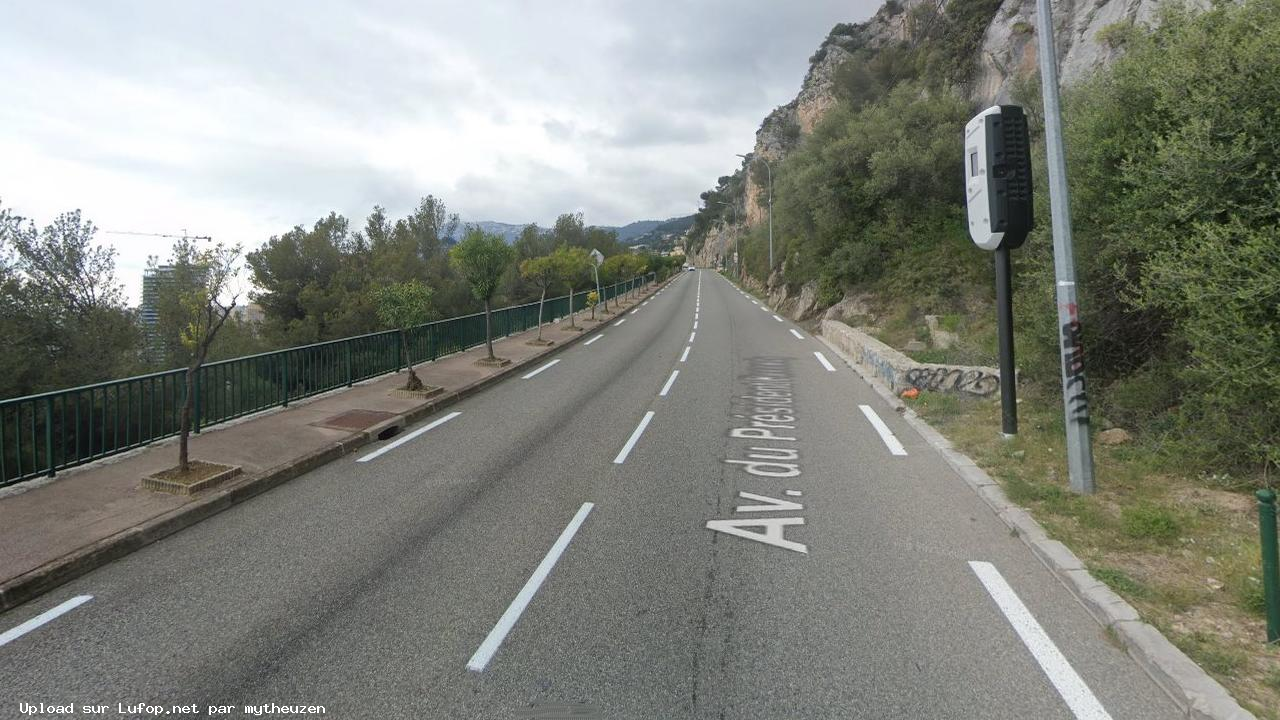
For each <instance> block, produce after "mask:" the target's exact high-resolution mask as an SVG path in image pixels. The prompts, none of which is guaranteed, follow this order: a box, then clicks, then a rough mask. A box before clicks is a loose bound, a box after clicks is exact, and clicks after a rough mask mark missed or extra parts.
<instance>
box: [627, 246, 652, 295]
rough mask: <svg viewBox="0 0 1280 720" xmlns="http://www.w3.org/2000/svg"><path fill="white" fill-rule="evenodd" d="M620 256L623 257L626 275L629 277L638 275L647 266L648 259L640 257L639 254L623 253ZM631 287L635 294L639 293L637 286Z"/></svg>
mask: <svg viewBox="0 0 1280 720" xmlns="http://www.w3.org/2000/svg"><path fill="white" fill-rule="evenodd" d="M622 257H623V258H625V267H626V271H627V277H628V278H629V279H630V278H635V277H639V276H640V275H642V274H643V273H644V271H645V270H647V269H648V268H649V263H648V261H646V260H645V259H644V258H642V257H640V256H639V255H623V256H622ZM632 289H633V290H635V291H636V292H637V294H638V293H639V286H636V287H635V288H632Z"/></svg>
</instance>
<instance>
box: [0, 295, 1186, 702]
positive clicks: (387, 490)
mask: <svg viewBox="0 0 1280 720" xmlns="http://www.w3.org/2000/svg"><path fill="white" fill-rule="evenodd" d="M622 319H623V322H620V323H617V324H613V325H611V326H609V327H607V328H606V329H605V330H604V331H603V333H602V334H600V335H599V336H598V338H596V339H593V340H592V341H591V342H589V343H579V344H577V345H575V346H573V347H570V348H567V349H566V350H564V351H563V352H561V353H559V354H557V355H556V356H554V362H552V361H550V360H549V361H548V363H549V364H546V365H543V366H539V367H534V368H531V369H530V371H528V372H526V373H523V374H515V375H513V376H512V377H511V378H510V379H508V380H505V381H503V382H502V383H500V384H498V385H497V386H495V387H493V388H492V389H490V390H488V391H486V392H484V393H482V394H479V395H476V396H473V397H471V398H469V399H467V400H465V401H464V402H461V403H459V404H457V405H454V406H452V407H450V408H447V409H445V410H443V411H441V412H440V413H439V414H438V415H436V416H433V417H431V418H428V419H427V420H425V421H423V423H421V424H420V425H418V426H415V427H414V428H409V429H408V431H406V432H405V433H402V434H401V435H400V436H399V437H397V438H392V439H391V440H388V441H386V442H382V443H377V444H375V445H373V446H369V447H368V448H366V449H364V450H363V451H362V453H360V454H358V455H353V456H349V457H347V458H344V459H342V460H339V461H337V462H334V463H332V464H330V465H328V466H325V467H323V468H321V469H319V470H316V471H314V472H311V473H309V474H307V475H305V476H303V477H300V478H298V479H296V480H293V481H292V482H289V483H287V484H285V485H283V486H281V487H279V488H277V489H275V490H272V491H271V492H269V493H267V494H265V495H262V496H259V497H257V498H255V499H253V500H251V501H249V502H247V503H244V504H241V505H238V506H236V507H234V508H232V509H230V510H228V511H226V512H224V513H221V514H220V515H217V516H215V517H213V518H211V519H209V520H207V521H205V522H202V523H200V524H199V525H196V526H194V527H192V528H190V529H187V530H185V531H183V532H181V533H179V534H177V535H175V536H172V537H170V538H167V539H165V540H163V541H161V542H158V543H156V544H154V545H151V546H149V547H147V548H145V549H144V550H141V551H139V552H137V553H134V554H132V555H130V556H128V557H127V558H124V559H122V560H120V561H118V562H116V563H114V564H111V565H109V566H106V567H103V568H101V569H99V570H97V571H94V572H92V573H90V574H88V575H85V576H84V577H81V578H80V579H78V580H76V581H74V582H72V583H70V584H68V585H66V586H63V587H61V588H59V589H57V590H56V591H54V592H52V593H49V594H48V595H46V596H44V597H43V598H41V599H39V600H37V601H35V602H32V603H29V604H28V605H26V606H23V607H21V608H18V609H15V610H13V611H10V612H8V613H6V614H3V615H0V632H7V635H6V636H0V640H3V641H4V642H3V643H0V717H4V718H9V717H23V716H26V717H56V716H59V715H58V714H57V713H56V712H55V713H53V714H35V715H30V714H28V715H23V714H22V710H23V709H24V707H25V709H27V710H28V711H30V710H31V709H32V707H31V706H36V705H37V704H38V703H44V704H45V705H46V707H47V706H50V705H53V706H57V705H65V704H67V703H75V704H76V706H77V708H76V710H77V714H76V715H73V717H89V716H90V715H87V714H84V713H83V712H82V711H81V706H83V705H86V704H89V705H93V704H96V705H100V706H104V708H106V709H108V711H106V712H104V714H103V715H98V716H99V717H103V716H105V717H124V716H146V715H145V713H147V712H149V711H152V710H153V706H156V707H159V708H160V709H162V710H165V711H172V710H173V709H174V706H194V708H195V709H196V710H197V711H198V712H199V715H200V716H202V717H203V716H209V715H210V711H209V708H210V706H214V707H218V706H222V707H227V706H233V707H234V708H235V709H234V710H233V711H232V712H231V713H230V714H227V715H222V716H223V717H244V716H246V715H245V714H244V707H245V706H253V707H261V706H263V705H269V704H272V703H274V704H275V705H277V706H283V707H286V708H288V709H294V708H293V706H304V705H305V706H323V708H324V710H325V715H323V716H324V717H339V718H399V717H403V718H526V717H541V718H552V717H578V718H581V717H599V718H731V719H737V718H868V719H871V718H874V719H876V720H888V719H893V718H902V719H904V720H908V719H909V720H919V719H921V718H1010V719H1015V718H1016V719H1019V720H1024V719H1026V718H1036V719H1045V720H1053V719H1056V718H1062V719H1070V718H1107V717H1110V718H1115V719H1117V720H1120V719H1122V718H1124V719H1127V718H1136V719H1148V718H1149V719H1151V720H1165V719H1167V718H1171V717H1175V716H1176V715H1177V710H1176V708H1175V707H1174V706H1173V704H1172V703H1171V702H1170V701H1169V700H1168V698H1167V697H1166V696H1165V695H1164V694H1162V693H1161V692H1160V690H1159V689H1158V688H1157V687H1156V686H1155V685H1154V684H1153V683H1152V682H1151V681H1150V680H1149V679H1148V678H1147V677H1146V675H1144V674H1143V673H1142V671H1141V670H1140V669H1139V668H1138V667H1137V666H1136V665H1135V664H1134V663H1133V662H1132V661H1131V660H1129V659H1128V658H1127V657H1126V656H1125V655H1124V653H1123V652H1122V651H1121V650H1119V649H1118V648H1117V647H1116V646H1115V645H1113V644H1112V643H1111V642H1109V641H1108V640H1107V638H1106V636H1105V635H1104V633H1103V632H1102V630H1101V628H1100V627H1099V626H1098V625H1097V624H1096V623H1095V622H1094V621H1093V620H1092V619H1091V618H1090V617H1089V616H1088V615H1087V613H1086V612H1085V610H1084V609H1083V608H1081V607H1080V606H1079V605H1078V604H1077V603H1076V601H1075V600H1074V599H1073V598H1072V596H1071V595H1070V594H1069V593H1068V592H1067V591H1066V590H1065V589H1064V588H1063V587H1062V586H1061V585H1060V584H1059V583H1058V582H1057V581H1056V580H1055V579H1054V577H1053V576H1052V575H1050V573H1049V572H1048V571H1047V570H1046V569H1045V568H1044V567H1043V566H1041V565H1040V563H1039V562H1038V561H1037V560H1036V559H1035V558H1034V557H1033V556H1032V555H1031V553H1030V552H1029V550H1028V549H1027V548H1026V547H1025V546H1024V545H1023V544H1022V543H1021V542H1020V541H1019V540H1018V539H1017V538H1015V537H1011V536H1010V533H1009V531H1008V529H1007V528H1006V527H1005V526H1004V525H1003V524H1002V523H1001V522H999V521H998V520H997V518H996V517H995V516H994V515H993V514H992V513H991V512H990V510H989V509H988V508H987V506H986V505H985V504H983V503H982V502H981V501H980V500H979V499H978V498H977V497H976V496H975V495H974V494H973V492H972V491H971V490H970V489H969V487H968V486H967V485H966V484H965V483H964V482H963V481H962V480H961V479H960V478H959V477H957V476H956V475H955V474H954V472H953V471H952V470H951V469H950V468H949V467H948V466H947V465H946V464H945V463H944V461H943V460H942V458H941V457H940V456H939V455H938V454H937V453H936V452H934V451H933V449H932V448H931V447H930V446H929V445H927V444H926V443H925V442H924V441H923V440H922V439H921V438H920V437H919V435H917V434H916V433H915V431H914V430H912V429H911V428H910V427H909V426H908V425H906V424H905V423H904V422H903V421H902V420H901V418H899V417H898V416H897V415H896V414H895V413H894V412H893V411H892V410H891V409H889V408H888V406H887V405H886V404H885V403H884V402H883V400H882V399H881V398H880V397H879V396H878V395H876V394H875V392H873V391H872V389H871V388H869V387H868V386H867V385H866V384H865V383H864V382H863V381H861V380H860V379H859V378H858V377H857V376H856V375H855V374H854V373H853V372H852V371H851V370H850V369H849V368H848V367H847V366H846V365H844V364H843V363H842V362H840V361H839V359H838V358H836V357H835V356H834V355H833V354H832V353H831V352H830V351H829V350H828V349H827V348H826V347H825V346H823V345H822V344H821V343H819V342H818V341H816V340H815V339H813V338H811V337H809V334H808V333H807V332H805V331H803V330H801V329H800V328H798V327H796V326H795V325H793V324H792V323H790V322H788V321H786V320H784V319H782V318H779V317H777V316H775V315H774V314H773V312H772V311H771V310H769V309H767V308H765V307H763V306H762V305H760V304H759V303H758V302H756V301H753V300H752V299H751V298H749V297H747V296H746V295H744V294H742V293H740V292H739V291H738V290H737V289H736V288H735V287H733V286H732V285H731V284H730V283H729V282H728V281H727V280H725V279H724V278H722V277H719V276H718V275H716V274H714V273H711V272H707V271H697V272H686V273H683V274H682V276H681V277H680V278H679V279H677V280H676V281H674V282H673V283H672V284H671V285H669V286H668V287H667V288H666V289H665V290H664V291H663V292H662V293H661V294H659V295H657V296H656V297H654V298H653V299H651V300H650V301H648V302H646V303H644V304H643V305H641V306H640V307H638V308H636V309H635V310H634V311H628V312H627V314H625V315H623V316H622ZM424 428H429V429H425V430H424ZM419 431H421V432H419ZM411 433H416V434H413V436H412V437H410V434H411ZM406 438H408V439H407V440H406ZM86 597H90V598H91V599H89V600H84V599H83V598H86ZM76 598H81V599H80V600H78V601H77V600H75V599H76ZM74 602H79V603H80V604H78V605H73V603H74ZM64 603H67V605H64ZM51 610H52V611H55V612H52V613H49V614H48V615H47V616H44V617H42V613H46V611H51ZM57 612H61V614H56V613H57ZM55 614H56V617H55V616H54V615H55ZM24 624H25V625H26V628H25V629H22V626H23V625H24ZM19 630H21V632H18V631H19ZM22 703H27V704H28V705H27V706H23V705H22ZM35 709H36V710H39V707H38V706H37V707H35ZM270 709H271V708H268V710H270ZM121 711H123V714H122V713H121ZM169 716H173V715H169ZM304 716H305V715H304ZM311 716H312V717H316V716H319V715H311Z"/></svg>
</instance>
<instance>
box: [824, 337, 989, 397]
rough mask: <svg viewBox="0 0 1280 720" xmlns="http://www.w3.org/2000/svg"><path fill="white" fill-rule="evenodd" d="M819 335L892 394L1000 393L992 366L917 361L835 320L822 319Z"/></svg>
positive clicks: (968, 395)
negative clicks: (912, 391) (913, 391)
mask: <svg viewBox="0 0 1280 720" xmlns="http://www.w3.org/2000/svg"><path fill="white" fill-rule="evenodd" d="M822 336H823V337H825V338H827V339H828V340H830V341H831V342H832V343H833V344H834V345H835V346H836V347H838V348H840V349H841V350H843V351H844V352H845V354H847V355H848V356H849V357H851V358H853V359H854V360H856V361H857V362H858V364H859V365H861V366H862V367H863V368H864V369H865V370H866V371H867V372H868V373H870V374H871V375H874V376H875V377H877V378H879V379H880V380H881V381H882V382H884V384H886V385H888V386H889V389H891V390H893V392H894V394H895V395H896V394H899V393H901V392H902V391H903V390H906V389H908V388H918V389H920V390H933V391H936V392H945V393H951V394H954V395H963V396H966V397H984V398H985V397H994V396H996V395H998V394H999V393H1000V371H999V370H997V369H996V368H993V367H984V366H981V365H943V364H939V363H922V362H916V361H915V360H912V359H911V358H909V357H907V356H906V355H904V354H902V353H901V352H899V351H897V350H894V349H893V348H891V347H889V346H888V345H885V344H884V343H882V342H880V341H879V340H877V339H875V338H873V337H871V336H870V335H868V334H867V333H865V332H862V331H861V330H858V329H856V328H852V327H849V326H848V325H845V324H844V323H842V322H836V321H835V320H823V321H822Z"/></svg>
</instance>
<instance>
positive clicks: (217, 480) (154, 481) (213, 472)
mask: <svg viewBox="0 0 1280 720" xmlns="http://www.w3.org/2000/svg"><path fill="white" fill-rule="evenodd" d="M239 474H240V468H239V467H235V466H231V465H219V464H217V463H207V462H201V461H199V460H192V461H191V470H190V472H188V473H186V474H185V475H184V474H182V473H179V472H178V468H176V467H173V468H169V469H168V470H161V471H160V472H158V473H155V474H154V475H148V476H146V477H144V478H142V487H143V488H145V489H147V490H155V491H157V492H166V493H170V494H173V495H194V494H195V493H198V492H200V491H201V490H208V489H209V488H211V487H214V486H216V485H219V484H221V483H223V482H225V481H227V480H230V479H231V478H233V477H235V476H237V475H239Z"/></svg>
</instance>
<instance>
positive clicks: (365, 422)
mask: <svg viewBox="0 0 1280 720" xmlns="http://www.w3.org/2000/svg"><path fill="white" fill-rule="evenodd" d="M392 417H395V413H389V412H383V411H381V410H348V411H346V412H344V413H341V414H338V415H334V416H333V417H331V418H325V419H324V420H321V421H320V422H314V423H311V424H312V425H316V426H318V427H327V428H333V429H334V430H364V429H365V428H367V427H369V426H371V425H377V424H378V423H380V422H382V421H383V420H386V419H388V418H392Z"/></svg>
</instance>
